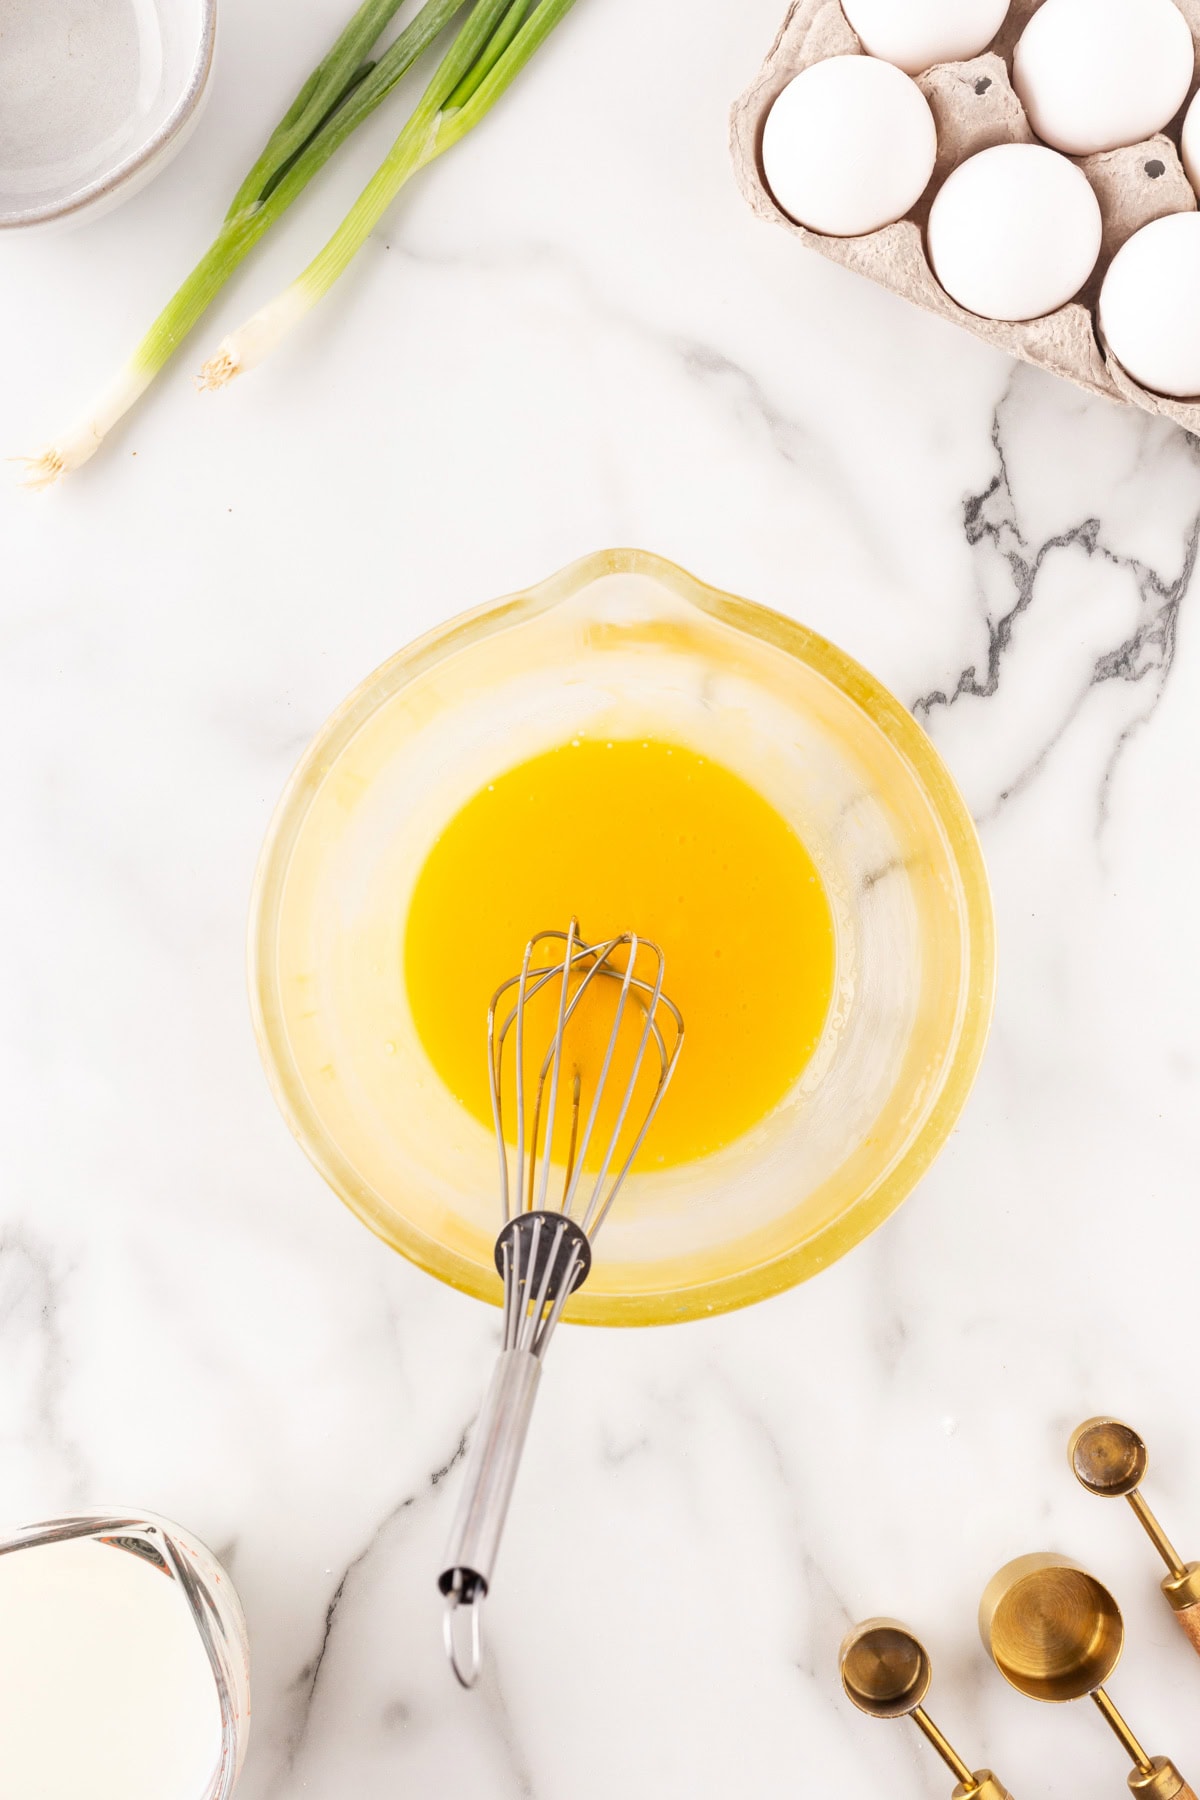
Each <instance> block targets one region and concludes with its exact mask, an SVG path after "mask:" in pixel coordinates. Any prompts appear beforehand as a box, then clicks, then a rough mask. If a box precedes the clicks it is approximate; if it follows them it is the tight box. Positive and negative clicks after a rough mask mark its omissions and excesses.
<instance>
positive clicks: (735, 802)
mask: <svg viewBox="0 0 1200 1800" xmlns="http://www.w3.org/2000/svg"><path fill="white" fill-rule="evenodd" d="M573 917H574V918H577V919H578V920H579V929H580V933H581V936H582V937H583V939H584V940H585V941H586V942H587V943H596V942H598V941H599V940H601V939H604V938H607V937H615V936H617V935H618V934H619V933H621V932H626V931H636V932H637V933H639V934H640V935H641V936H642V937H646V938H650V939H653V940H654V942H655V943H657V944H658V945H659V946H660V947H661V949H662V951H663V953H664V957H665V966H666V974H665V980H664V984H663V987H664V992H665V993H667V994H668V995H669V996H670V998H671V999H672V1000H673V1001H674V1002H675V1004H676V1005H677V1006H678V1007H679V1009H680V1011H681V1013H682V1014H683V1019H684V1026H685V1041H684V1046H683V1051H682V1054H681V1056H680V1059H679V1063H678V1067H677V1069H676V1072H675V1076H674V1079H673V1081H672V1084H671V1086H670V1088H669V1089H668V1091H667V1094H666V1097H665V1099H664V1100H663V1103H662V1106H661V1108H660V1110H659V1112H658V1115H657V1117H656V1118H655V1120H654V1123H653V1125H652V1127H651V1129H650V1133H649V1135H648V1136H647V1139H646V1142H645V1144H644V1146H643V1148H642V1151H641V1153H640V1154H639V1157H638V1165H637V1166H638V1167H639V1168H645V1167H649V1166H654V1165H657V1166H659V1167H664V1166H669V1165H673V1164H678V1163H684V1162H689V1161H691V1160H693V1159H694V1158H696V1157H701V1156H706V1155H708V1154H710V1153H711V1152H712V1151H715V1150H719V1149H722V1148H723V1147H724V1146H726V1145H727V1144H730V1143H732V1142H733V1140H734V1139H735V1138H737V1137H740V1136H741V1134H742V1133H743V1132H745V1131H746V1130H748V1129H749V1128H750V1127H751V1126H753V1125H755V1124H757V1123H758V1121H759V1120H761V1119H762V1118H764V1117H765V1116H766V1114H767V1113H769V1112H770V1111H771V1110H772V1109H773V1108H774V1107H775V1106H776V1105H777V1104H778V1103H779V1101H781V1100H782V1099H783V1098H784V1096H785V1095H786V1094H787V1093H788V1091H789V1089H790V1088H791V1087H792V1085H793V1084H794V1082H795V1081H796V1079H797V1077H798V1076H799V1074H800V1072H801V1070H802V1069H803V1068H804V1066H805V1064H806V1063H807V1061H808V1059H809V1057H810V1056H811V1055H812V1053H813V1050H814V1049H815V1048H816V1045H817V1042H818V1040H819V1038H820V1036H821V1032H822V1030H823V1028H824V1025H825V1020H826V1017H827V1015H828V1012H829V1006H830V1000H831V997H832V994H833V984H834V962H835V953H834V927H833V915H832V912H831V910H830V905H829V900H828V898H827V896H826V893H825V889H824V887H823V885H822V883H821V879H820V877H819V875H818V873H817V870H816V867H815V865H814V863H813V860H812V858H811V856H810V855H809V853H808V851H807V850H806V849H805V847H804V845H803V843H802V842H801V840H800V838H799V837H798V836H797V834H796V832H795V831H794V830H793V829H792V827H791V826H790V825H789V824H788V823H787V821H786V820H785V819H784V818H783V817H782V816H781V815H780V813H778V812H777V811H776V810H775V808H774V807H773V806H772V805H771V804H770V803H769V801H767V800H766V799H765V798H764V797H763V796H762V795H761V794H759V793H757V792H756V791H755V789H754V788H752V787H751V786H750V785H749V784H748V783H747V782H745V781H743V780H742V778H741V777H740V776H738V775H735V774H733V773H732V772H731V771H730V770H729V769H726V768H723V767H722V766H721V765H720V764H719V763H715V762H713V761H711V760H710V759H708V758H706V757H703V756H700V755H697V754H696V753H695V752H694V751H692V750H690V749H688V748H686V747H684V746H682V745H679V744H669V743H664V742H660V741H658V740H653V739H652V740H650V741H645V740H642V739H633V740H624V739H617V740H615V741H613V742H608V741H605V740H603V739H597V740H593V739H590V738H581V739H578V740H575V741H573V742H572V743H570V744H565V745H563V746H562V747H561V748H559V749H554V750H549V751H545V752H543V753H542V754H541V755H539V756H535V757H532V758H531V759H530V760H529V761H527V762H524V763H521V764H520V765H519V766H518V767H516V768H513V769H509V770H508V771H506V772H505V773H504V774H502V775H498V776H497V778H496V779H495V781H492V782H489V783H488V784H487V786H486V787H484V788H482V789H480V791H479V792H478V793H477V794H475V795H473V796H472V798H471V799H470V800H468V801H467V802H466V804H465V805H464V806H463V807H462V808H461V809H460V811H459V812H458V813H457V814H456V815H455V816H454V818H453V819H451V821H450V823H449V824H448V825H447V827H446V829H445V830H444V831H443V832H442V834H441V836H440V837H439V838H438V840H437V842H436V843H435V844H434V846H433V848H432V850H431V851H430V852H429V855H428V858H427V859H426V862H425V864H424V867H423V868H422V870H421V873H420V875H419V876H418V878H417V882H416V886H415V888H414V891H413V896H412V901H411V904H410V907H409V912H408V917H407V921H406V925H405V932H404V947H403V955H404V975H405V985H406V988H407V992H408V997H409V1002H410V1005H411V1007H412V1014H413V1020H414V1023H415V1025H416V1028H417V1032H418V1034H419V1036H420V1039H421V1042H422V1044H423V1046H424V1048H425V1051H426V1054H427V1055H428V1056H429V1059H430V1061H431V1062H432V1064H433V1066H434V1068H435V1069H436V1070H437V1072H438V1074H439V1075H440V1077H441V1079H442V1080H443V1081H444V1082H445V1084H446V1086H447V1087H448V1088H449V1089H450V1091H451V1092H452V1093H453V1094H454V1095H455V1096H456V1098H457V1099H458V1100H459V1101H460V1102H461V1104H462V1105H463V1106H464V1107H466V1108H467V1109H468V1111H469V1112H471V1113H472V1114H474V1116H475V1117H476V1118H477V1119H479V1120H480V1121H481V1122H482V1123H484V1124H486V1125H488V1126H489V1127H490V1126H491V1123H492V1112H491V1102H490V1098H489V1091H488V1058H487V1036H486V1027H487V1012H488V1006H489V1003H490V1001H491V998H492V995H493V993H494V992H495V990H496V988H497V987H498V986H499V985H500V983H501V982H502V981H503V980H505V979H506V978H507V977H508V976H510V975H515V974H517V973H518V972H519V970H520V967H521V958H522V956H523V954H524V950H525V945H526V944H527V943H528V941H529V939H530V938H531V937H532V936H533V935H534V934H535V933H536V932H538V931H542V930H546V929H559V930H564V931H565V930H566V928H567V926H568V924H569V922H570V920H571V919H572V918H573ZM642 972H643V971H642V965H641V964H640V963H639V965H638V973H639V974H640V973H642ZM604 985H607V986H608V987H609V988H612V987H613V986H614V985H615V984H613V983H607V984H604ZM547 998H548V997H547ZM589 998H590V995H585V996H584V999H585V1000H587V999H589ZM609 1019H611V1012H610V1013H609ZM542 1026H544V1027H545V1029H542ZM539 1029H540V1031H541V1035H540V1036H539V1038H538V1053H539V1054H540V1049H541V1047H542V1046H544V1045H545V1043H546V1042H547V1037H546V1030H547V1029H548V1030H549V1031H550V1032H552V1031H553V1016H552V1013H550V1012H547V1013H543V1014H542V1015H540V1020H539ZM604 1041H605V1030H604V1027H603V1026H600V1027H598V1028H597V1030H596V1032H595V1037H594V1043H593V1044H592V1046H591V1048H590V1050H589V1051H587V1052H585V1055H586V1057H587V1060H588V1061H589V1062H590V1063H591V1064H592V1068H591V1069H589V1068H587V1067H584V1068H583V1069H582V1077H583V1080H584V1082H585V1083H586V1080H587V1077H588V1075H589V1073H594V1071H595V1070H597V1069H598V1068H599V1064H600V1061H601V1060H602V1057H603V1047H604ZM531 1042H532V1036H531ZM586 1105H587V1099H586V1097H585V1100H584V1106H585V1107H586ZM556 1141H557V1140H556Z"/></svg>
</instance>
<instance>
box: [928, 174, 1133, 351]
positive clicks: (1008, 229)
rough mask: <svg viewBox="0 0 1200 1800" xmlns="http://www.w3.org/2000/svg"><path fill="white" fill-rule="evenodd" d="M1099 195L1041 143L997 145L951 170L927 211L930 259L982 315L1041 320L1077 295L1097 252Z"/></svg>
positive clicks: (956, 295)
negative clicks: (1097, 196)
mask: <svg viewBox="0 0 1200 1800" xmlns="http://www.w3.org/2000/svg"><path fill="white" fill-rule="evenodd" d="M1100 234H1101V224H1100V203H1099V201H1098V200H1097V199H1096V196H1095V194H1094V193H1093V192H1092V189H1091V185H1090V184H1089V182H1088V179H1087V177H1086V176H1085V175H1084V174H1083V172H1082V170H1080V169H1077V168H1076V166H1075V164H1074V163H1072V162H1068V161H1067V159H1066V157H1065V156H1059V154H1058V152H1057V151H1056V150H1047V149H1045V148H1044V147H1043V146H1042V145H1041V144H997V145H995V146H994V147H993V148H992V149H991V150H981V151H980V152H979V154H978V155H977V156H972V157H969V158H968V159H967V161H966V162H965V163H960V164H959V166H958V168H957V169H955V170H954V171H953V173H952V174H950V175H949V176H948V177H947V178H946V181H945V182H944V183H943V185H942V187H941V189H940V191H939V193H938V196H937V199H936V200H935V201H934V203H933V206H932V208H931V210H930V214H929V228H928V245H929V260H930V262H931V264H932V265H933V272H934V274H935V275H936V276H937V278H938V280H939V281H940V282H941V284H942V286H943V287H944V288H945V290H946V292H947V293H948V294H949V295H950V296H951V298H952V299H954V300H957V301H958V304H959V305H960V306H963V307H965V308H966V310H967V311H968V312H973V313H979V314H980V315H981V316H982V317H983V318H985V319H1006V320H1018V319H1040V318H1041V317H1042V316H1043V314H1045V313H1050V312H1055V311H1057V309H1058V308H1059V307H1060V306H1065V305H1066V303H1067V301H1068V300H1071V299H1073V298H1074V296H1075V295H1076V294H1077V293H1078V292H1079V290H1080V288H1081V287H1082V286H1083V284H1084V282H1085V281H1086V280H1087V278H1088V276H1089V275H1090V274H1091V272H1092V270H1093V269H1094V268H1095V266H1096V258H1097V257H1098V256H1099V254H1100Z"/></svg>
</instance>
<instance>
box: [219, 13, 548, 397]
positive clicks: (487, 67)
mask: <svg viewBox="0 0 1200 1800" xmlns="http://www.w3.org/2000/svg"><path fill="white" fill-rule="evenodd" d="M573 5H574V0H538V4H537V5H535V7H534V10H533V11H532V12H530V10H529V0H474V4H473V6H472V7H471V10H470V12H469V14H468V16H467V18H466V20H465V21H464V23H463V24H462V26H461V27H460V29H459V31H458V34H457V36H456V37H455V39H454V41H453V43H452V44H451V46H450V48H449V50H448V51H447V53H446V55H445V56H444V57H443V59H442V61H441V63H440V64H439V66H438V68H437V71H436V73H435V74H434V76H433V79H432V80H431V81H430V83H429V86H428V87H427V88H426V90H425V93H424V95H423V96H422V98H421V100H420V102H419V103H418V105H417V107H416V109H415V111H414V112H413V114H412V116H411V117H410V118H409V120H408V123H407V124H406V125H405V126H404V129H403V130H402V131H401V133H400V135H399V137H398V138H397V139H396V141H395V143H394V144H393V145H392V148H391V150H390V151H389V153H388V155H387V157H386V158H385V159H384V161H383V163H382V164H381V165H380V167H379V169H378V170H377V171H376V173H375V175H374V176H373V177H372V179H371V180H370V182H368V184H367V186H366V187H365V188H364V189H363V191H362V193H361V194H360V195H359V198H358V199H357V201H356V202H355V204H354V205H353V207H351V209H350V211H349V213H347V215H346V217H345V219H344V220H343V221H342V223H341V225H340V226H339V227H338V229H337V231H336V232H335V233H334V234H333V236H332V237H331V238H330V240H329V242H328V243H327V244H326V245H325V247H324V249H323V250H321V251H319V252H318V254H317V255H316V256H315V257H314V258H313V260H312V262H310V263H309V265H308V267H307V268H306V269H305V270H304V272H303V274H302V275H300V276H299V277H298V278H297V280H296V281H294V282H293V283H292V285H291V287H289V288H286V289H285V290H284V291H283V293H281V294H279V295H277V296H276V298H275V299H274V300H272V301H270V302H269V304H268V305H266V306H264V307H263V308H261V309H260V311H258V312H256V313H255V314H254V316H253V317H252V318H251V319H249V320H247V322H246V323H245V324H244V325H243V326H242V327H241V328H240V329H239V330H237V331H235V332H234V333H233V334H232V336H230V337H228V338H226V339H225V341H224V342H223V343H222V344H221V345H220V346H219V347H218V349H217V352H216V355H215V356H213V357H212V358H211V359H210V360H209V361H208V362H206V363H205V365H204V367H203V369H202V370H201V371H200V384H201V386H203V387H207V388H219V387H224V386H225V384H226V383H227V382H229V381H232V379H233V378H234V376H235V375H240V374H242V373H244V372H245V370H247V369H252V368H253V367H254V366H255V364H257V363H260V362H261V361H262V360H263V359H264V357H266V356H267V355H269V354H270V352H271V351H272V350H274V349H275V347H276V346H277V345H278V344H279V343H280V341H281V340H282V339H283V338H284V337H286V335H287V333H288V332H289V331H290V330H291V329H292V327H293V326H294V325H295V324H297V323H298V321H299V320H300V319H302V318H303V317H304V316H305V314H306V313H308V312H309V311H310V310H311V309H312V307H314V306H315V305H316V303H317V302H318V300H320V299H321V298H322V297H323V296H324V295H325V294H326V293H328V291H329V289H330V288H331V287H332V286H333V284H334V282H335V281H336V280H337V278H338V276H339V275H341V274H342V273H343V272H344V270H345V269H346V268H347V266H348V265H349V263H350V262H351V261H352V260H353V258H354V256H355V255H356V254H357V252H358V251H359V250H361V249H362V246H363V244H364V243H365V242H366V240H367V238H368V237H369V236H370V234H371V232H372V231H373V230H374V229H375V227H376V225H377V224H378V223H379V221H380V219H381V218H382V217H383V215H384V213H385V212H386V211H387V209H388V207H389V206H390V205H391V203H392V201H393V200H394V199H395V198H396V195H397V194H398V193H399V192H400V189H401V188H402V187H403V186H404V184H405V183H406V182H407V181H409V180H411V178H412V177H413V176H414V175H415V174H416V173H417V171H418V170H419V169H423V168H424V167H425V166H426V164H427V163H431V162H433V161H434V159H435V158H436V157H438V156H441V155H442V154H443V153H444V152H445V151H446V150H449V149H450V147H451V145H453V144H457V143H458V141H459V139H460V138H463V137H465V136H466V135H467V133H468V132H469V131H470V130H472V129H473V127H474V126H476V125H477V124H478V123H479V121H480V120H481V119H482V118H483V116H484V114H485V113H487V112H489V111H490V109H491V108H492V107H493V106H494V105H495V103H496V101H497V100H498V99H499V98H500V96H501V94H502V93H503V92H504V90H505V89H506V88H507V87H508V85H509V83H510V82H511V81H513V79H514V78H515V77H516V76H517V75H518V74H519V73H520V71H521V70H522V69H523V68H524V66H525V64H526V63H527V62H528V61H529V59H530V57H531V56H532V55H533V54H534V52H535V51H536V50H538V49H539V48H540V46H541V45H542V44H543V43H544V41H545V40H546V38H547V37H549V35H550V33H551V32H552V31H553V30H554V27H555V26H556V25H557V24H558V23H559V22H560V20H562V19H563V18H565V17H566V15H567V13H568V12H569V11H570V10H571V7H572V6H573Z"/></svg>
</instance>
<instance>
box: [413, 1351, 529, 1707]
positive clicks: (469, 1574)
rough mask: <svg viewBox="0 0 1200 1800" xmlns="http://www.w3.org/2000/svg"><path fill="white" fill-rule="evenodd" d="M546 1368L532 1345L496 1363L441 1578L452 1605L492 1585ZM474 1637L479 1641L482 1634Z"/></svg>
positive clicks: (469, 1601)
mask: <svg viewBox="0 0 1200 1800" xmlns="http://www.w3.org/2000/svg"><path fill="white" fill-rule="evenodd" d="M541 1373H542V1365H541V1361H540V1359H539V1358H538V1357H536V1356H535V1355H534V1354H533V1352H532V1351H530V1350H505V1351H503V1352H502V1353H501V1356H500V1358H499V1361H498V1362H497V1364H496V1368H495V1372H494V1373H493V1375H492V1381H491V1386H490V1387H489V1388H488V1391H487V1394H486V1396H485V1398H484V1402H483V1407H482V1409H481V1411H480V1414H479V1420H478V1423H477V1424H476V1427H475V1435H474V1440H473V1442H472V1444H471V1450H470V1454H469V1456H468V1458H467V1473H466V1478H465V1480H464V1482H463V1490H462V1494H461V1495H460V1497H459V1502H458V1510H457V1512H456V1513H455V1515H454V1524H453V1527H452V1528H451V1532H450V1541H449V1543H448V1544H447V1546H446V1557H445V1562H444V1565H443V1568H442V1572H441V1574H440V1575H439V1577H438V1587H439V1589H440V1590H441V1592H442V1593H443V1594H444V1595H445V1596H446V1600H447V1605H448V1607H449V1608H451V1609H454V1608H457V1607H459V1606H478V1605H479V1603H480V1602H481V1601H482V1600H483V1599H484V1597H485V1595H486V1594H487V1591H488V1589H489V1588H490V1587H491V1584H492V1570H493V1568H494V1567H495V1563H496V1555H497V1552H498V1551H499V1548H500V1538H501V1535H502V1533H503V1531H504V1522H505V1520H506V1518H507V1517H508V1508H509V1502H510V1501H511V1499H512V1492H513V1487H514V1485H515V1483H516V1479H517V1470H518V1468H519V1467H520V1464H521V1453H522V1451H523V1450H524V1448H525V1438H526V1435H527V1433H528V1431H529V1421H530V1418H531V1417H532V1414H533V1403H534V1400H535V1399H536V1398H537V1391H538V1382H539V1380H540V1379H541ZM475 1642H476V1645H477V1644H478V1635H477V1634H476V1638H475ZM449 1646H450V1639H449V1637H448V1638H447V1647H448V1648H449ZM451 1662H452V1663H453V1664H454V1667H455V1673H456V1674H457V1675H458V1677H459V1680H460V1681H462V1680H463V1673H464V1672H463V1671H462V1670H461V1669H460V1668H459V1666H458V1661H457V1658H456V1657H455V1656H454V1654H453V1653H451ZM475 1673H476V1674H477V1673H478V1669H476V1670H475ZM473 1679H474V1676H472V1680H473ZM464 1685H465V1686H470V1685H471V1684H470V1682H464Z"/></svg>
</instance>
